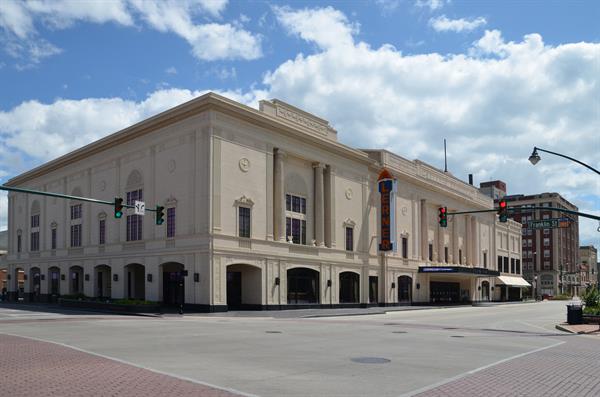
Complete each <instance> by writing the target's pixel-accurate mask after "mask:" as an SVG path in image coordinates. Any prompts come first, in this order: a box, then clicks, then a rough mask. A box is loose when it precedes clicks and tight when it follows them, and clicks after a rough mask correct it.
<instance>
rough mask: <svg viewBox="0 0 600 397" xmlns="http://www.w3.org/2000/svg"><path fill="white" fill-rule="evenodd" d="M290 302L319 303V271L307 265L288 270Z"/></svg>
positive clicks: (293, 303)
mask: <svg viewBox="0 0 600 397" xmlns="http://www.w3.org/2000/svg"><path fill="white" fill-rule="evenodd" d="M287 291H288V304H291V305H296V304H306V303H319V272H318V271H316V270H312V269H308V268H305V267H298V268H295V269H290V270H288V271H287Z"/></svg>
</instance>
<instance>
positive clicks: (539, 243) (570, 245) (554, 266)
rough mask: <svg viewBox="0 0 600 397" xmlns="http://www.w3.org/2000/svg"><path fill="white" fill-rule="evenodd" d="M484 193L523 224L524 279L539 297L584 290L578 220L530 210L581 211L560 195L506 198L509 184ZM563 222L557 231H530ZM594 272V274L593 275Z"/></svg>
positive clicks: (488, 185)
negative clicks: (537, 223)
mask: <svg viewBox="0 0 600 397" xmlns="http://www.w3.org/2000/svg"><path fill="white" fill-rule="evenodd" d="M480 191H481V192H482V193H484V194H486V195H488V196H490V197H492V198H494V201H495V202H497V201H498V200H499V199H504V200H506V201H507V202H508V206H509V208H519V209H520V210H519V211H516V212H513V211H511V213H510V214H511V215H510V216H511V217H512V219H513V220H515V221H517V222H520V223H521V224H523V229H522V237H523V238H522V242H523V247H522V257H523V277H524V278H525V279H526V280H527V281H529V282H530V283H531V284H532V285H533V288H534V289H535V290H536V291H537V295H551V296H555V295H558V294H560V293H568V294H578V293H579V291H580V289H581V276H580V271H579V267H580V266H579V265H580V261H579V220H578V216H576V215H571V214H566V213H563V212H559V211H552V210H532V209H529V208H530V207H551V208H564V209H568V210H571V211H578V208H577V207H576V206H575V205H573V204H571V203H570V202H569V201H567V200H566V199H565V198H564V197H562V196H561V195H560V194H558V193H541V194H533V195H523V194H513V195H506V184H505V183H504V182H502V181H490V182H483V183H481V184H480ZM557 218H562V219H563V220H565V221H566V222H559V226H562V227H556V228H547V229H543V228H542V229H530V228H529V227H528V222H530V221H541V220H548V219H557ZM590 272H591V271H590Z"/></svg>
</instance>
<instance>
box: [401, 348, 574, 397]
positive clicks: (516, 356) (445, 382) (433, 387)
mask: <svg viewBox="0 0 600 397" xmlns="http://www.w3.org/2000/svg"><path fill="white" fill-rule="evenodd" d="M563 343H566V342H564V341H560V342H557V343H554V344H552V345H549V346H545V347H540V348H539V349H535V350H531V351H528V352H525V353H521V354H517V355H515V356H512V357H508V358H505V359H502V360H499V361H496V362H493V363H491V364H488V365H484V366H483V367H479V368H475V369H473V370H471V371H467V372H464V373H462V374H458V375H456V376H453V377H452V378H447V379H444V380H441V381H439V382H436V383H433V384H431V385H429V386H425V387H422V388H420V389H417V390H413V391H410V392H408V393H404V394H401V395H400V397H410V396H415V395H417V394H420V393H424V392H426V391H429V390H431V389H435V388H436V387H439V386H442V385H445V384H447V383H450V382H453V381H455V380H458V379H462V378H464V377H465V376H469V375H473V374H475V373H477V372H480V371H483V370H484V369H488V368H491V367H494V366H496V365H498V364H502V363H505V362H507V361H511V360H514V359H516V358H521V357H525V356H527V355H529V354H533V353H537V352H541V351H542V350H546V349H551V348H553V347H556V346H559V345H562V344H563Z"/></svg>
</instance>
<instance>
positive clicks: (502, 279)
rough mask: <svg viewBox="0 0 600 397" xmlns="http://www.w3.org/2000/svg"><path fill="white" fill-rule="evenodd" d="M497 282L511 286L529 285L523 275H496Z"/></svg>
mask: <svg viewBox="0 0 600 397" xmlns="http://www.w3.org/2000/svg"><path fill="white" fill-rule="evenodd" d="M496 279H497V280H498V282H499V284H504V285H510V286H511V287H531V284H529V283H528V282H527V281H526V280H525V279H524V278H523V277H512V276H498V277H496Z"/></svg>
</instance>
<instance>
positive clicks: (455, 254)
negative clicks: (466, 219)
mask: <svg viewBox="0 0 600 397" xmlns="http://www.w3.org/2000/svg"><path fill="white" fill-rule="evenodd" d="M450 262H451V263H458V218H457V215H454V216H453V217H452V260H451V261H450Z"/></svg>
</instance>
